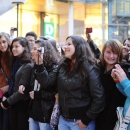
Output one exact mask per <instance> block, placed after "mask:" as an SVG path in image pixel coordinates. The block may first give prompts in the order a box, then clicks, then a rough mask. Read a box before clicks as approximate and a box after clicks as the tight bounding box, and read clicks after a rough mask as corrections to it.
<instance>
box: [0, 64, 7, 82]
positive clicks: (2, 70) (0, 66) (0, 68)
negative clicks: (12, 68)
mask: <svg viewBox="0 0 130 130" xmlns="http://www.w3.org/2000/svg"><path fill="white" fill-rule="evenodd" d="M0 70H1V72H2V73H3V75H4V76H5V79H6V81H7V82H9V78H8V76H7V75H6V73H5V71H4V69H3V68H2V65H1V63H0Z"/></svg>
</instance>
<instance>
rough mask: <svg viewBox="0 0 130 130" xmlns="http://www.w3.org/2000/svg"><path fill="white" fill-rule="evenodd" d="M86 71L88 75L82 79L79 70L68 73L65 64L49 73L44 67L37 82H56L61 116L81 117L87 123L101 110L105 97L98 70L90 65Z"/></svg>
mask: <svg viewBox="0 0 130 130" xmlns="http://www.w3.org/2000/svg"><path fill="white" fill-rule="evenodd" d="M86 73H87V74H88V77H87V78H86V79H82V78H81V74H80V72H76V73H75V72H72V73H70V74H68V70H67V67H66V66H62V67H60V68H59V69H55V70H54V71H52V72H51V73H48V72H47V71H46V69H45V70H44V72H43V73H42V76H41V77H40V79H39V82H41V84H47V85H53V84H57V87H58V93H59V105H60V112H61V115H62V116H64V117H66V118H69V119H81V121H82V122H83V123H84V124H86V125H88V123H89V122H90V121H91V120H95V118H96V117H97V116H98V115H99V113H100V112H101V111H102V110H103V108H104V105H105V97H104V89H103V87H102V84H101V82H100V77H99V72H98V70H97V69H96V68H95V67H93V66H92V65H90V66H88V71H87V72H86Z"/></svg>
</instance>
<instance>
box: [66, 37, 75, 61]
mask: <svg viewBox="0 0 130 130" xmlns="http://www.w3.org/2000/svg"><path fill="white" fill-rule="evenodd" d="M74 52H75V46H74V44H73V42H72V39H71V38H68V39H67V41H66V44H65V46H64V53H65V57H66V58H69V59H71V58H72V55H73V54H74Z"/></svg>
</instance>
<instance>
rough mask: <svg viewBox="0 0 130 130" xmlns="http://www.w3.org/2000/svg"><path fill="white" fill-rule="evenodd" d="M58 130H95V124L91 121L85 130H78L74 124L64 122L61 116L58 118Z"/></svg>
mask: <svg viewBox="0 0 130 130" xmlns="http://www.w3.org/2000/svg"><path fill="white" fill-rule="evenodd" d="M76 121H77V120H76ZM58 130H95V122H94V121H92V122H90V123H89V125H88V127H87V128H85V129H80V128H79V126H78V125H74V122H71V121H66V120H65V119H64V118H63V117H62V116H60V119H59V125H58Z"/></svg>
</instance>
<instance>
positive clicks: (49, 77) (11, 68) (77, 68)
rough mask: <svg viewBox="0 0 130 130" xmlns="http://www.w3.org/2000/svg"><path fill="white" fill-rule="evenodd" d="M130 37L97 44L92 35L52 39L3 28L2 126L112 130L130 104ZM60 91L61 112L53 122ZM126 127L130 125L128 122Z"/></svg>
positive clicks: (13, 129)
mask: <svg viewBox="0 0 130 130" xmlns="http://www.w3.org/2000/svg"><path fill="white" fill-rule="evenodd" d="M129 51H130V38H127V39H126V40H124V42H123V44H121V42H120V41H118V40H116V39H110V40H108V41H106V43H105V44H104V45H103V49H102V52H100V50H99V49H98V47H97V46H96V44H94V41H93V40H92V39H91V36H90V34H88V35H87V40H85V39H84V38H83V37H81V36H68V37H67V38H66V42H65V45H63V46H62V47H60V46H59V44H58V43H57V41H56V40H55V39H53V38H48V37H40V38H39V39H38V38H37V35H36V34H35V33H34V32H28V33H27V34H26V35H25V37H17V38H13V39H12V37H11V38H10V37H9V35H8V34H7V33H5V32H1V33H0V103H1V104H0V130H113V129H114V127H115V125H116V122H117V120H118V117H117V114H116V108H117V107H124V111H123V116H125V115H126V113H127V110H128V108H129V106H130V97H129V96H130V90H129V88H130V80H129V79H130V70H129V69H130V63H129V62H130V55H129V53H130V52H129ZM56 94H58V104H59V111H60V116H59V120H58V124H57V126H56V127H55V128H52V127H51V125H50V119H51V116H52V111H53V110H54V109H53V107H54V104H55V102H56V99H55V95H56ZM127 130H130V125H129V123H128V127H127Z"/></svg>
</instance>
